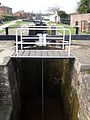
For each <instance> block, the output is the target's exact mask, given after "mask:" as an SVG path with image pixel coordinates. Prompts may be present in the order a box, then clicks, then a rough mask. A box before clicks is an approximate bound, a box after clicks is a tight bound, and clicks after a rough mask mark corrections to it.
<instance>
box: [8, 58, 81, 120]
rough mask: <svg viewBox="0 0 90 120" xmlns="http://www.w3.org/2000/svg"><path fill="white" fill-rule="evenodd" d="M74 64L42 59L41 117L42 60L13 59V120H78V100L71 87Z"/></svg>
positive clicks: (72, 61)
mask: <svg viewBox="0 0 90 120" xmlns="http://www.w3.org/2000/svg"><path fill="white" fill-rule="evenodd" d="M73 63H74V60H72V59H43V117H42V59H12V60H11V65H12V71H13V72H12V75H13V76H14V77H13V78H14V81H12V82H11V83H10V84H11V91H12V103H13V112H12V118H13V119H15V120H36V119H38V120H42V119H43V120H77V114H78V109H79V104H78V98H77V93H76V91H75V90H74V88H73V87H72V85H71V82H72V79H71V76H72V70H73ZM10 71H11V70H10Z"/></svg>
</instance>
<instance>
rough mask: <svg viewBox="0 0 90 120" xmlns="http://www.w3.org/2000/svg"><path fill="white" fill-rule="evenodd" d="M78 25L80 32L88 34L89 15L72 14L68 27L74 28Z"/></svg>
mask: <svg viewBox="0 0 90 120" xmlns="http://www.w3.org/2000/svg"><path fill="white" fill-rule="evenodd" d="M76 24H78V26H79V28H80V31H81V32H90V13H87V14H72V15H71V22H70V25H71V26H72V27H75V25H76Z"/></svg>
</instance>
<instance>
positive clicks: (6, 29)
mask: <svg viewBox="0 0 90 120" xmlns="http://www.w3.org/2000/svg"><path fill="white" fill-rule="evenodd" d="M5 33H6V35H8V27H6V28H5Z"/></svg>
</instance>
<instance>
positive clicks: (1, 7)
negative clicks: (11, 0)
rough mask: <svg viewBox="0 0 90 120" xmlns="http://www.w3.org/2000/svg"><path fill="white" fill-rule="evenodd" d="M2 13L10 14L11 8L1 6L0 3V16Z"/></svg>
mask: <svg viewBox="0 0 90 120" xmlns="http://www.w3.org/2000/svg"><path fill="white" fill-rule="evenodd" d="M3 15H12V8H10V7H7V6H3V5H2V4H1V3H0V16H3Z"/></svg>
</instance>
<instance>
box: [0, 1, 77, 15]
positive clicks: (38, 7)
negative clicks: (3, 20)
mask: <svg viewBox="0 0 90 120" xmlns="http://www.w3.org/2000/svg"><path fill="white" fill-rule="evenodd" d="M77 1H79V0H0V2H1V3H2V4H3V5H7V6H9V7H12V8H13V12H16V11H18V10H25V11H28V12H31V11H35V12H36V11H45V10H46V9H47V8H48V7H50V6H54V5H58V6H60V8H61V9H63V10H65V11H66V12H68V13H70V12H74V11H75V8H76V5H77Z"/></svg>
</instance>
